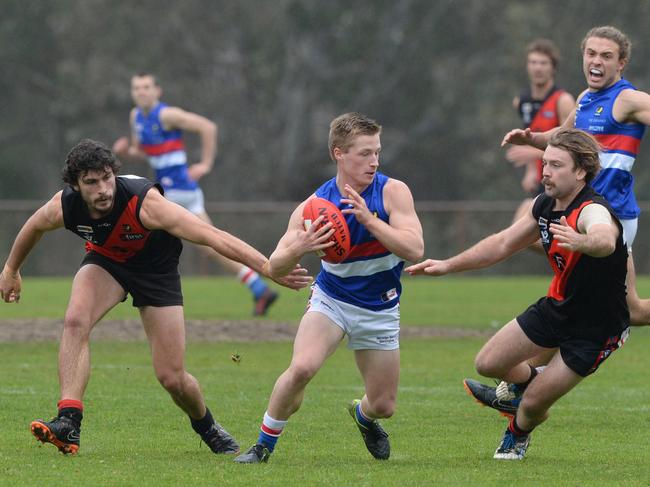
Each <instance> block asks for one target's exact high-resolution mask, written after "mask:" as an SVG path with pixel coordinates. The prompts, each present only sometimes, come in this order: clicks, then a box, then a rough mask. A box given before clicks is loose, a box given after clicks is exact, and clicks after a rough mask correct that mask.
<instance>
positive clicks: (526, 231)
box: [405, 213, 539, 276]
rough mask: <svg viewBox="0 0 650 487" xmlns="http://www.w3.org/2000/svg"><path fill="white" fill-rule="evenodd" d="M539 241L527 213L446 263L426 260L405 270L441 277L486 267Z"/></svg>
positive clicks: (533, 220) (415, 273)
mask: <svg viewBox="0 0 650 487" xmlns="http://www.w3.org/2000/svg"><path fill="white" fill-rule="evenodd" d="M538 238H539V230H538V227H537V222H536V221H535V219H534V218H533V215H532V213H527V214H525V215H524V216H523V217H521V218H520V219H519V220H517V221H516V222H514V223H513V224H512V225H510V226H509V227H508V228H506V229H505V230H502V231H500V232H499V233H496V234H494V235H490V236H489V237H486V238H484V239H483V240H481V241H480V242H478V243H477V244H476V245H474V246H473V247H470V248H469V249H467V250H465V251H464V252H461V253H460V254H458V255H456V256H454V257H450V258H449V259H446V260H442V261H440V260H432V259H428V260H425V261H424V262H420V263H419V264H415V265H412V266H410V267H407V268H406V269H405V271H406V272H408V273H409V274H411V275H420V274H423V275H431V276H442V275H444V274H450V273H452V272H463V271H469V270H474V269H482V268H484V267H489V266H491V265H494V264H496V263H497V262H501V261H502V260H504V259H507V258H508V257H510V256H511V255H513V254H515V253H516V252H518V251H520V250H521V249H524V248H526V247H528V246H529V245H531V244H533V243H534V242H535V241H536V240H537V239H538Z"/></svg>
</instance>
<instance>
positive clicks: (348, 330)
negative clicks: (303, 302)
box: [307, 284, 399, 350]
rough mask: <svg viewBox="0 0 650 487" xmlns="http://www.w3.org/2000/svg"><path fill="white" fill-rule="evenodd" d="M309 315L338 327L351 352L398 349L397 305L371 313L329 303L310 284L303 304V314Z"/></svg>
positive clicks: (340, 302) (339, 303)
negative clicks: (314, 314)
mask: <svg viewBox="0 0 650 487" xmlns="http://www.w3.org/2000/svg"><path fill="white" fill-rule="evenodd" d="M312 312H317V313H322V314H324V315H325V316H327V317H328V318H329V319H330V320H332V321H333V322H334V324H336V325H337V326H338V327H340V328H341V329H342V330H343V331H344V332H345V334H346V335H347V336H348V348H350V349H352V350H368V349H370V350H395V349H397V348H399V304H397V305H395V306H393V307H392V308H389V309H384V310H381V311H372V310H369V309H365V308H360V307H358V306H354V305H352V304H349V303H344V302H343V301H339V300H336V299H333V298H331V297H330V296H328V295H327V294H325V293H324V292H323V290H322V289H321V288H319V287H318V286H317V285H316V284H314V285H313V286H312V293H311V297H310V298H309V303H308V304H307V313H312Z"/></svg>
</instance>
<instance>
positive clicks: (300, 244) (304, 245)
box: [292, 215, 336, 255]
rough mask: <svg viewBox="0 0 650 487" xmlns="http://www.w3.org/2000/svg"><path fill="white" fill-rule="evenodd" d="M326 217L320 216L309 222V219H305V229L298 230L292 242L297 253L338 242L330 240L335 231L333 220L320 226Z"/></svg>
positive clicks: (312, 250)
mask: <svg viewBox="0 0 650 487" xmlns="http://www.w3.org/2000/svg"><path fill="white" fill-rule="evenodd" d="M324 219H325V216H324V215H321V216H319V217H318V218H316V219H315V220H314V221H313V222H311V223H307V222H308V220H305V219H303V222H302V223H303V226H304V227H305V231H304V232H303V231H300V230H298V231H297V232H296V236H295V239H294V241H293V244H292V246H293V251H294V252H295V253H296V254H297V255H305V254H306V253H308V252H314V251H316V250H323V249H326V248H327V247H331V246H332V245H334V244H335V243H336V242H335V241H334V240H330V238H331V237H332V235H334V231H335V230H334V226H333V225H332V222H327V223H326V224H325V225H323V226H320V225H321V223H322V222H323V220H324Z"/></svg>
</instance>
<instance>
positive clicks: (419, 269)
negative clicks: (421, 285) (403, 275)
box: [404, 259, 449, 276]
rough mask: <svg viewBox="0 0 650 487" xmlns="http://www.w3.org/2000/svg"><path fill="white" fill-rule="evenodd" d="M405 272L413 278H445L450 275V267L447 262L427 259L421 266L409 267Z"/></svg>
mask: <svg viewBox="0 0 650 487" xmlns="http://www.w3.org/2000/svg"><path fill="white" fill-rule="evenodd" d="M404 271H406V272H408V273H409V274H410V275H412V276H419V275H426V276H444V275H445V274H448V273H449V266H448V265H447V261H446V260H433V259H427V260H424V261H422V262H420V263H419V264H413V265H412V266H409V267H407V268H406V269H404Z"/></svg>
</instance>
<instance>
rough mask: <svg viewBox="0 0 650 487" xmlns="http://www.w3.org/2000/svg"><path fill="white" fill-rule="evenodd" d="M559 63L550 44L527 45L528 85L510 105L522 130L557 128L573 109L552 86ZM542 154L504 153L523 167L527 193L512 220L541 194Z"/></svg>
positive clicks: (522, 149)
mask: <svg viewBox="0 0 650 487" xmlns="http://www.w3.org/2000/svg"><path fill="white" fill-rule="evenodd" d="M559 63H560V52H559V50H558V48H557V47H556V45H555V43H553V41H551V40H549V39H541V38H540V39H535V40H534V41H532V42H530V43H529V44H528V45H527V46H526V73H527V75H528V81H529V85H528V87H527V88H526V89H525V90H523V91H522V93H521V94H519V95H518V96H515V98H514V99H513V100H512V104H513V106H514V108H515V110H516V111H517V113H518V114H519V116H520V117H521V120H522V122H523V123H524V127H526V128H530V129H531V130H533V131H535V132H545V131H547V130H550V129H552V128H555V127H558V126H560V125H561V124H562V122H563V121H564V119H565V118H566V117H567V116H568V115H569V114H570V113H571V110H573V108H574V107H575V100H574V99H573V96H571V94H570V93H568V92H566V91H565V90H563V89H562V88H558V87H557V86H556V84H555V76H556V75H557V69H558V65H559ZM542 154H543V151H542V150H539V149H537V148H535V147H529V146H516V145H515V146H512V147H509V148H508V150H507V151H506V159H508V161H510V162H511V163H512V164H513V165H514V166H515V167H522V166H523V167H525V172H524V177H523V178H522V180H521V187H522V188H523V190H524V191H525V192H526V194H528V197H527V198H525V199H524V200H523V201H522V202H521V204H520V205H519V207H518V208H517V211H515V216H514V218H513V221H514V220H517V219H519V218H520V217H521V216H522V215H523V214H524V213H525V212H526V211H527V210H528V207H529V206H530V204H531V202H532V199H533V198H534V197H535V196H537V195H538V194H539V193H541V192H542V191H544V188H543V187H542V185H541V180H542ZM539 250H540V251H541V247H539Z"/></svg>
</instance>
